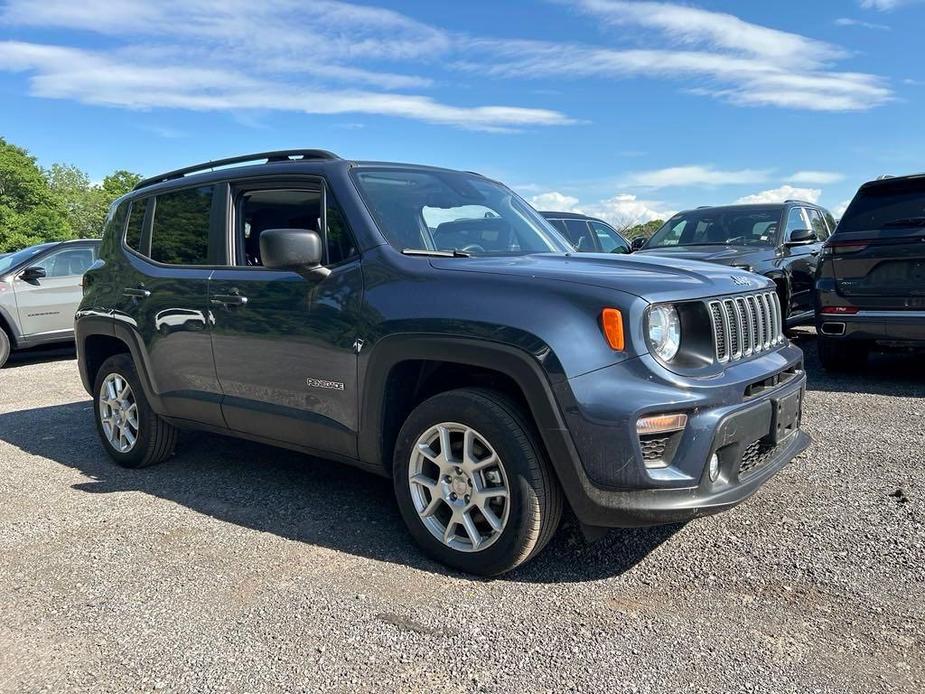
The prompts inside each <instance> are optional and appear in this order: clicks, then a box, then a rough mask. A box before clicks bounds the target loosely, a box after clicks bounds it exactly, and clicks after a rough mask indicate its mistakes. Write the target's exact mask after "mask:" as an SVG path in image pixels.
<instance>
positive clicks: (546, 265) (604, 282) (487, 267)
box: [431, 253, 773, 303]
mask: <svg viewBox="0 0 925 694" xmlns="http://www.w3.org/2000/svg"><path fill="white" fill-rule="evenodd" d="M431 265H432V266H433V267H435V268H438V269H441V270H454V271H459V272H480V273H489V274H497V275H506V276H520V277H523V278H525V279H529V280H556V281H561V282H570V283H573V284H585V285H590V286H594V287H603V288H605V289H615V290H618V291H621V292H626V293H627V294H633V295H635V296H639V297H642V298H643V299H646V300H647V301H650V302H653V303H654V302H658V301H678V300H681V299H700V298H704V297H708V296H719V295H723V294H739V293H742V292H747V291H749V290H758V289H761V288H764V287H768V286H772V285H773V283H772V282H771V281H770V280H768V279H767V278H765V277H761V276H759V275H754V274H752V273H750V272H746V271H744V270H731V269H730V268H727V267H722V266H719V265H715V264H712V263H701V262H697V261H692V260H686V259H682V258H677V259H676V258H667V257H661V256H655V255H650V256H648V257H646V256H642V255H639V254H635V253H634V254H632V255H611V254H600V253H575V254H571V255H564V254H563V255H559V254H536V255H524V256H516V257H498V258H478V257H472V258H445V259H444V258H433V259H431Z"/></svg>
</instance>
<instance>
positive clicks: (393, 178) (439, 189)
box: [354, 168, 573, 256]
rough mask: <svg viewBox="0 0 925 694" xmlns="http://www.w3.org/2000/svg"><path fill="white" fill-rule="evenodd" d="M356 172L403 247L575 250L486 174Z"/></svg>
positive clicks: (474, 251)
mask: <svg viewBox="0 0 925 694" xmlns="http://www.w3.org/2000/svg"><path fill="white" fill-rule="evenodd" d="M354 176H355V180H356V183H357V187H358V188H359V189H360V191H361V193H362V194H363V197H364V198H365V199H366V202H367V203H368V205H369V208H370V210H371V211H372V213H373V215H374V217H375V218H376V221H377V222H378V224H379V228H380V229H381V230H382V233H383V234H384V235H385V237H386V239H387V240H388V242H389V243H390V244H391V245H392V246H393V247H395V248H396V249H398V250H399V251H410V250H421V251H445V252H447V251H448V252H452V251H462V252H463V253H464V254H468V255H474V256H495V255H524V254H528V253H564V252H569V251H571V250H573V249H572V248H571V246H569V245H568V243H567V242H566V241H565V239H563V238H562V237H561V236H560V235H559V233H558V232H557V231H555V230H554V229H553V228H552V227H551V226H549V224H548V223H547V222H546V220H545V219H543V218H542V217H540V215H539V213H538V212H536V211H535V210H534V209H533V208H532V207H530V205H528V204H527V203H526V202H524V201H523V200H522V199H521V198H519V197H518V196H517V195H515V194H514V193H513V192H511V191H510V190H509V189H507V188H505V187H504V186H502V185H500V184H498V183H494V182H492V181H489V180H487V179H485V178H482V177H481V176H477V175H475V174H467V173H461V172H453V171H422V170H419V169H416V170H408V169H390V168H376V169H365V168H364V169H360V170H356V171H355V172H354Z"/></svg>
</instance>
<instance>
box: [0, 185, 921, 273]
mask: <svg viewBox="0 0 925 694" xmlns="http://www.w3.org/2000/svg"><path fill="white" fill-rule="evenodd" d="M923 223H925V181H922V180H920V179H913V180H911V181H896V182H890V183H886V184H880V185H877V186H871V187H870V188H867V189H861V190H860V191H858V194H857V195H856V196H855V198H854V200H852V201H851V204H850V205H849V206H848V209H847V210H845V214H844V216H843V217H842V218H841V221H840V222H839V223H838V230H837V231H839V232H845V231H871V230H876V229H883V228H890V227H892V228H901V227H917V226H922V225H923ZM0 262H2V261H0Z"/></svg>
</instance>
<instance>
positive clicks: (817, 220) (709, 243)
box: [637, 200, 835, 328]
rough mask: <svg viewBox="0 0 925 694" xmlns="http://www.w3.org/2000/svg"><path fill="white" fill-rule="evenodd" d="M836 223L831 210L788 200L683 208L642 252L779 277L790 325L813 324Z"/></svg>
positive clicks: (647, 242) (778, 286) (777, 279)
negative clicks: (821, 265) (816, 290)
mask: <svg viewBox="0 0 925 694" xmlns="http://www.w3.org/2000/svg"><path fill="white" fill-rule="evenodd" d="M834 228H835V220H834V218H833V217H832V215H831V214H830V213H829V212H828V210H826V209H824V208H822V207H819V206H818V205H814V204H812V203H809V202H803V201H800V200H788V201H787V202H784V203H774V204H759V205H724V206H721V207H700V208H697V209H695V210H687V211H686V212H679V213H678V214H676V215H675V216H674V217H672V218H671V219H669V220H668V221H667V222H665V224H664V226H662V228H661V229H659V230H658V231H657V232H655V234H654V235H653V236H652V238H650V239H649V240H648V241H646V242H644V243H643V242H640V244H641V245H640V246H639V247H638V249H637V250H638V251H639V252H641V253H642V254H644V255H658V256H662V257H670V258H688V259H691V260H704V261H707V262H711V263H722V264H723V265H729V266H731V267H735V268H741V269H742V270H749V271H751V272H756V273H758V274H759V275H764V276H765V277H769V278H771V279H772V280H774V283H775V285H776V286H777V294H778V297H779V298H780V302H781V305H782V306H783V307H784V309H785V310H784V319H785V323H786V327H787V328H792V327H795V326H798V325H812V324H813V315H814V313H813V283H814V281H815V276H816V267H817V265H818V262H819V253H820V251H821V250H822V244H823V242H824V241H825V240H826V239H827V238H828V237H829V234H831V233H832V230H833V229H834Z"/></svg>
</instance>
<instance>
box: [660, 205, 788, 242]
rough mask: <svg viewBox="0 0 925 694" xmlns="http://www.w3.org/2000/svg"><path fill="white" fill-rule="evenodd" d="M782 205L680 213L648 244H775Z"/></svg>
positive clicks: (708, 209)
mask: <svg viewBox="0 0 925 694" xmlns="http://www.w3.org/2000/svg"><path fill="white" fill-rule="evenodd" d="M780 215H781V213H780V208H779V207H732V208H722V207H711V208H706V209H702V210H691V211H690V212H682V213H681V214H677V215H675V216H674V217H672V218H671V219H669V220H668V221H667V222H665V224H664V226H662V228H661V229H659V230H658V231H657V232H655V235H654V236H653V237H652V238H651V239H650V240H649V242H648V243H647V244H646V248H663V247H665V246H695V245H696V246H771V245H773V244H774V243H775V237H776V234H777V225H778V222H779V221H780Z"/></svg>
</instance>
